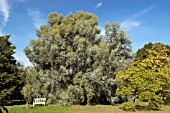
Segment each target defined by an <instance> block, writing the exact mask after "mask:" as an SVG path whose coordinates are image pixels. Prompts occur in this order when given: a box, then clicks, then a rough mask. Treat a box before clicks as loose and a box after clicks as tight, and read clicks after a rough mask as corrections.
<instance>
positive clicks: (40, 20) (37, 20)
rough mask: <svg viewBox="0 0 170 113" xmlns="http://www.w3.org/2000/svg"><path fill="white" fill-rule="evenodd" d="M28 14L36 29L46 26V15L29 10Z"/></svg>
mask: <svg viewBox="0 0 170 113" xmlns="http://www.w3.org/2000/svg"><path fill="white" fill-rule="evenodd" d="M28 14H29V16H30V17H31V19H32V21H33V24H34V26H35V27H36V28H39V27H40V26H41V25H42V24H45V22H46V20H45V19H44V14H43V13H42V12H40V11H32V10H28Z"/></svg>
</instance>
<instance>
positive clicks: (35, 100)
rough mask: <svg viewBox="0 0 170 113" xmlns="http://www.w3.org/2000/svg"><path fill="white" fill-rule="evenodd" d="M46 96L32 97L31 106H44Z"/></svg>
mask: <svg viewBox="0 0 170 113" xmlns="http://www.w3.org/2000/svg"><path fill="white" fill-rule="evenodd" d="M45 103H46V98H34V101H33V107H34V105H36V104H43V105H44V106H45Z"/></svg>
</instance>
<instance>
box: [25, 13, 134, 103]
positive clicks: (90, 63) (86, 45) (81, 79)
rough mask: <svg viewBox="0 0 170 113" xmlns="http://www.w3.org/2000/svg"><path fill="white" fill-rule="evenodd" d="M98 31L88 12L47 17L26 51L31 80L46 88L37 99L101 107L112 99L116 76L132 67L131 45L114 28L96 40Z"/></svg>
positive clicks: (124, 35)
mask: <svg viewBox="0 0 170 113" xmlns="http://www.w3.org/2000/svg"><path fill="white" fill-rule="evenodd" d="M97 25H98V19H97V17H96V16H95V15H94V14H92V13H88V12H83V11H78V12H77V13H76V14H72V13H70V14H68V15H67V16H65V17H64V16H62V15H61V14H58V13H56V12H54V13H50V14H49V16H48V23H47V24H45V25H42V26H41V27H40V28H39V29H38V30H37V36H38V39H36V40H31V41H30V46H27V47H25V49H24V51H25V53H26V55H27V57H28V58H29V59H30V61H31V62H32V63H33V65H34V68H35V71H36V74H35V76H37V77H35V76H32V77H33V78H38V81H37V83H39V84H42V83H43V84H44V85H45V87H39V88H41V89H42V90H45V92H44V93H43V92H42V93H40V92H39V93H38V94H39V96H46V97H47V98H48V101H49V102H56V101H57V100H61V101H60V102H65V101H71V103H74V104H87V103H93V102H95V103H104V102H109V101H110V98H111V97H112V96H115V91H116V85H115V84H114V81H113V80H114V78H115V74H114V72H115V71H117V70H121V69H124V68H126V67H127V66H128V64H129V63H130V62H131V61H132V60H131V59H132V57H133V54H132V49H131V45H130V44H131V41H130V39H129V36H128V35H127V34H126V32H125V31H123V30H121V29H120V26H119V24H118V23H115V22H114V23H112V24H110V23H106V35H105V37H103V38H98V37H97V35H99V33H100V29H98V28H97ZM27 76H29V74H28V75H27ZM30 77H31V76H30ZM43 77H44V78H45V79H42V78H43ZM28 79H29V77H28ZM29 84H30V85H32V82H31V81H30V82H29V81H27V85H26V86H29ZM40 86H41V85H40ZM31 88H33V87H31ZM44 88H45V89H44ZM25 89H26V88H25ZM34 89H36V88H34ZM35 92H36V93H37V91H35ZM33 93H34V92H33ZM63 95H65V97H63ZM32 96H33V97H35V96H38V95H36V94H33V95H32Z"/></svg>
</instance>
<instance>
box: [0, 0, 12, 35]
mask: <svg viewBox="0 0 170 113" xmlns="http://www.w3.org/2000/svg"><path fill="white" fill-rule="evenodd" d="M0 15H2V17H3V21H2V26H0V35H2V29H3V28H4V27H5V26H6V23H7V22H8V19H9V16H10V6H9V4H8V2H7V0H0Z"/></svg>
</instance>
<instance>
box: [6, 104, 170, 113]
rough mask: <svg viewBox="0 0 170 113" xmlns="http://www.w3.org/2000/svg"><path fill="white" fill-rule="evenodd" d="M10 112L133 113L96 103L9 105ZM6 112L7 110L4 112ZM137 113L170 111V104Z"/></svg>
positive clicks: (165, 112) (118, 107) (169, 112)
mask: <svg viewBox="0 0 170 113" xmlns="http://www.w3.org/2000/svg"><path fill="white" fill-rule="evenodd" d="M7 109H8V111H9V113H132V112H126V111H123V110H122V109H120V106H111V105H95V106H90V105H87V106H78V105H77V106H71V107H63V106H55V105H48V106H36V107H34V108H33V107H30V108H29V109H26V108H25V106H21V105H20V106H8V107H7ZM3 113H5V112H3ZM135 113H170V106H162V108H161V109H160V110H158V111H155V110H146V109H143V110H140V111H136V112H135Z"/></svg>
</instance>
